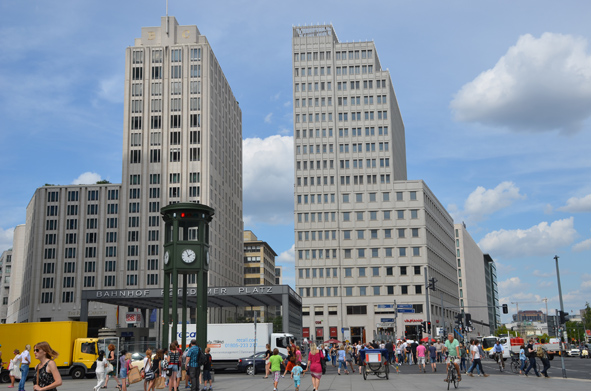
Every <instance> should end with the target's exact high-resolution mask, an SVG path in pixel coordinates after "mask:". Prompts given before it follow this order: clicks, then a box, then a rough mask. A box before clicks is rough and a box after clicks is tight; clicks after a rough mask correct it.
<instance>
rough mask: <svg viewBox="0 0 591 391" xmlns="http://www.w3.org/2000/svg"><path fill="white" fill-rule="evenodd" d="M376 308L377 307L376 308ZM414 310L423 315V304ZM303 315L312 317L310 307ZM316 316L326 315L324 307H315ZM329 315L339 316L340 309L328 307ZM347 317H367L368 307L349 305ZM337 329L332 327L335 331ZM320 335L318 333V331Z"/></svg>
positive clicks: (413, 306)
mask: <svg viewBox="0 0 591 391" xmlns="http://www.w3.org/2000/svg"><path fill="white" fill-rule="evenodd" d="M374 308H375V307H374ZM412 308H413V309H414V310H415V311H414V312H415V314H421V313H423V305H422V304H413V305H412ZM374 313H375V314H393V313H394V312H393V311H380V310H377V309H376V310H374ZM302 315H303V316H310V307H302ZM314 315H316V316H318V315H324V306H314ZM328 315H338V307H337V306H328ZM347 315H367V306H366V305H348V306H347ZM321 328H322V327H316V330H318V329H321ZM333 328H335V329H336V327H331V329H333ZM304 329H308V327H304ZM317 335H318V331H317Z"/></svg>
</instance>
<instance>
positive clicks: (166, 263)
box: [164, 251, 170, 265]
mask: <svg viewBox="0 0 591 391" xmlns="http://www.w3.org/2000/svg"><path fill="white" fill-rule="evenodd" d="M169 260H170V254H169V253H168V251H167V252H165V253H164V264H165V265H168V261H169Z"/></svg>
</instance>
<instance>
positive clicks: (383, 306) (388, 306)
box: [378, 304, 394, 308]
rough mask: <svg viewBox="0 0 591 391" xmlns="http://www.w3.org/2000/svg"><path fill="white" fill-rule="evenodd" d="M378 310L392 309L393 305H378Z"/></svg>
mask: <svg viewBox="0 0 591 391" xmlns="http://www.w3.org/2000/svg"><path fill="white" fill-rule="evenodd" d="M378 308H394V304H378Z"/></svg>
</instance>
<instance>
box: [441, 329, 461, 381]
mask: <svg viewBox="0 0 591 391" xmlns="http://www.w3.org/2000/svg"><path fill="white" fill-rule="evenodd" d="M441 350H442V351H443V352H444V353H445V352H447V357H448V360H446V362H447V370H448V371H449V364H450V363H452V364H453V365H454V366H455V367H456V371H457V374H458V381H462V375H461V374H460V373H461V372H460V361H461V360H460V343H459V342H458V340H457V339H455V338H454V335H453V334H452V333H449V334H448V335H447V340H446V341H445V346H443V348H442V349H441ZM443 381H444V382H447V377H446V378H445V379H443Z"/></svg>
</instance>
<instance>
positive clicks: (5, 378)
mask: <svg viewBox="0 0 591 391" xmlns="http://www.w3.org/2000/svg"><path fill="white" fill-rule="evenodd" d="M8 382H10V372H9V371H5V372H4V371H3V372H2V375H1V376H0V383H8Z"/></svg>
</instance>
